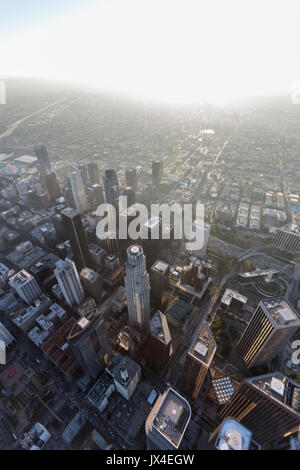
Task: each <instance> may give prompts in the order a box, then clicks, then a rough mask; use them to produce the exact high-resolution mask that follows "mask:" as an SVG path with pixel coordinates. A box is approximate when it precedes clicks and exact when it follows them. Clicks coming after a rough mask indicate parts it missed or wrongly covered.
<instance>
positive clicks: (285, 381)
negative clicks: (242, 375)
mask: <svg viewBox="0 0 300 470" xmlns="http://www.w3.org/2000/svg"><path fill="white" fill-rule="evenodd" d="M247 382H249V383H250V384H252V385H253V386H254V387H256V388H258V389H259V390H260V391H261V392H263V393H264V394H266V395H268V396H269V397H271V398H273V399H274V400H277V401H279V402H280V403H282V404H283V405H285V406H286V407H287V408H289V409H290V410H293V411H295V412H296V413H297V414H298V415H299V425H300V384H298V383H297V382H294V381H293V380H292V379H291V378H289V377H287V376H285V375H284V374H282V373H281V372H272V373H270V374H265V375H260V376H259V377H251V378H249V379H247Z"/></svg>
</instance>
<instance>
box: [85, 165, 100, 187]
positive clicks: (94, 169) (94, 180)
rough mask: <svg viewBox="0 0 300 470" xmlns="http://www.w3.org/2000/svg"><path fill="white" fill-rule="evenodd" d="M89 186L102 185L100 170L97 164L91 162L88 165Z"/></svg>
mask: <svg viewBox="0 0 300 470" xmlns="http://www.w3.org/2000/svg"><path fill="white" fill-rule="evenodd" d="M88 174H89V184H90V185H93V184H100V179H99V170H98V165H97V163H96V162H90V163H89V164H88Z"/></svg>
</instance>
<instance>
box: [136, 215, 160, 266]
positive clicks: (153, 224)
mask: <svg viewBox="0 0 300 470" xmlns="http://www.w3.org/2000/svg"><path fill="white" fill-rule="evenodd" d="M143 228H144V230H147V232H148V239H143V240H142V242H141V243H142V246H143V250H144V253H145V256H146V259H147V268H148V269H150V268H151V266H152V265H153V263H154V262H155V260H156V259H157V255H158V253H159V252H160V250H161V248H162V218H161V217H158V216H153V217H151V218H150V219H149V220H147V222H146V223H145V224H144V226H143ZM156 234H158V238H155V237H156Z"/></svg>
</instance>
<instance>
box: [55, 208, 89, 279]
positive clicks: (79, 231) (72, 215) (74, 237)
mask: <svg viewBox="0 0 300 470" xmlns="http://www.w3.org/2000/svg"><path fill="white" fill-rule="evenodd" d="M60 213H61V215H62V218H63V224H64V228H65V234H66V236H67V237H68V239H69V240H70V243H71V248H72V252H73V256H74V261H75V264H76V267H77V269H78V270H81V269H82V268H84V267H86V266H89V265H90V253H89V248H88V242H87V239H86V235H85V232H84V229H83V226H82V222H81V215H80V213H79V212H78V211H77V210H76V209H72V208H71V207H67V208H66V209H63V210H62V211H61V212H60Z"/></svg>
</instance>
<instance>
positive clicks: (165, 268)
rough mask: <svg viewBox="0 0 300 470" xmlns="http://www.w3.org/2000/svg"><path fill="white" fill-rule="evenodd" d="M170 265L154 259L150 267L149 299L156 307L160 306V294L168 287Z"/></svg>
mask: <svg viewBox="0 0 300 470" xmlns="http://www.w3.org/2000/svg"><path fill="white" fill-rule="evenodd" d="M169 273H170V265H169V264H168V263H165V262H164V261H161V260H160V259H158V260H156V261H155V263H154V264H153V266H152V267H151V269H150V285H151V300H152V301H153V304H155V305H156V306H157V308H160V307H161V301H162V295H163V292H165V291H166V290H167V289H168V287H169Z"/></svg>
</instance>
